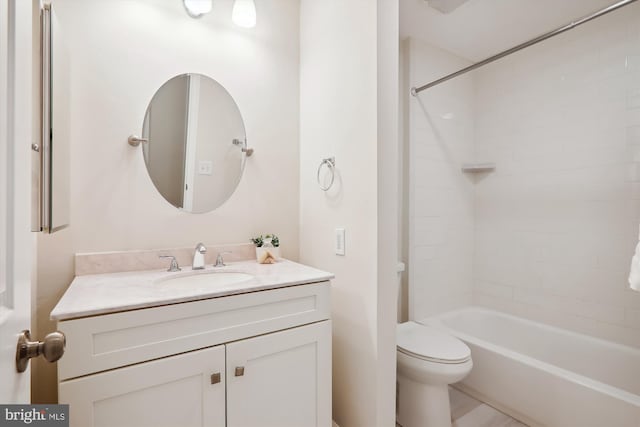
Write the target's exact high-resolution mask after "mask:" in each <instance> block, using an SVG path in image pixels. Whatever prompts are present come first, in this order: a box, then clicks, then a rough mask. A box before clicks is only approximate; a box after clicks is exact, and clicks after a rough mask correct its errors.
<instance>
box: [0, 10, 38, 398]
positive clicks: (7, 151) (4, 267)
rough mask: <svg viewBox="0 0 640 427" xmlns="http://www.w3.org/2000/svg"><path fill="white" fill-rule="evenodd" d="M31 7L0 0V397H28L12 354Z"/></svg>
mask: <svg viewBox="0 0 640 427" xmlns="http://www.w3.org/2000/svg"><path fill="white" fill-rule="evenodd" d="M31 12H32V2H31V1H25V0H2V1H0V379H1V380H0V403H29V402H30V388H29V385H30V384H29V382H30V375H29V369H27V370H26V371H25V372H24V373H22V374H19V373H17V372H16V364H15V356H16V344H17V340H18V334H19V333H20V332H21V331H22V330H24V329H29V326H30V316H31V278H30V273H31V271H30V270H31V250H32V244H33V236H32V235H31V233H30V231H29V230H30V220H31V218H30V206H29V205H30V200H31V199H30V196H31V195H30V191H31V186H30V171H31V161H30V153H31V148H30V147H31V142H32V141H31V134H32V132H31V126H32V110H31V106H32V102H31V97H32V92H31V77H32V69H31V64H32V62H31V54H32V45H31V41H32V36H31V27H32V26H31Z"/></svg>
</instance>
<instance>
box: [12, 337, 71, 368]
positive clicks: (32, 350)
mask: <svg viewBox="0 0 640 427" xmlns="http://www.w3.org/2000/svg"><path fill="white" fill-rule="evenodd" d="M65 344H66V338H65V336H64V334H63V333H62V332H51V333H50V334H48V335H47V336H46V337H44V341H31V333H30V332H29V330H24V331H22V332H21V333H20V336H19V337H18V346H17V348H16V370H17V371H18V372H24V371H25V370H26V369H27V365H28V364H29V359H31V358H32V357H38V356H40V355H43V356H44V358H45V359H46V360H47V362H55V361H56V360H58V359H60V358H61V357H62V355H63V354H64V346H65Z"/></svg>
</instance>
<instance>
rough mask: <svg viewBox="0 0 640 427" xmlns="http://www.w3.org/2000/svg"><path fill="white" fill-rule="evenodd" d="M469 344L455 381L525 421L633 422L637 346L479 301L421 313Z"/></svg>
mask: <svg viewBox="0 0 640 427" xmlns="http://www.w3.org/2000/svg"><path fill="white" fill-rule="evenodd" d="M420 323H424V324H428V325H432V326H436V327H439V328H442V329H445V330H447V331H449V332H450V333H451V334H453V335H455V336H457V337H458V338H460V339H461V340H463V341H464V342H465V343H467V345H468V346H469V348H471V357H472V358H473V370H472V371H471V374H470V375H469V376H468V377H467V378H466V379H464V380H463V381H462V382H461V383H458V384H456V385H455V386H456V387H458V388H460V389H462V390H463V391H466V392H467V393H469V394H471V395H474V396H476V397H477V398H480V399H481V400H484V401H485V402H487V403H489V404H491V405H494V406H496V407H497V408H498V409H501V410H503V411H504V412H507V413H508V414H510V415H512V416H514V417H516V418H519V419H520V420H522V421H523V422H526V423H528V424H530V425H533V426H536V425H542V426H549V427H587V426H589V427H638V426H640V350H639V349H635V348H632V347H626V346H623V345H619V344H615V343H612V342H609V341H604V340H600V339H597V338H592V337H589V336H586V335H581V334H578V333H574V332H570V331H567V330H564V329H560V328H555V327H552V326H547V325H544V324H541V323H537V322H533V321H530V320H526V319H522V318H518V317H515V316H510V315H507V314H503V313H499V312H496V311H493V310H488V309H484V308H477V307H469V308H464V309H461V310H456V311H452V312H448V313H444V314H441V315H438V316H434V317H430V318H427V319H424V320H421V321H420Z"/></svg>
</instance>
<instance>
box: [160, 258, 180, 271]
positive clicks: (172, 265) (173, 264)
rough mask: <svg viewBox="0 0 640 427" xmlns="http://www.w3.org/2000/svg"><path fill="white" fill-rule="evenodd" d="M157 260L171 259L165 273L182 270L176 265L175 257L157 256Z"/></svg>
mask: <svg viewBox="0 0 640 427" xmlns="http://www.w3.org/2000/svg"><path fill="white" fill-rule="evenodd" d="M158 258H171V264H169V269H168V270H167V271H170V272H174V271H180V270H182V269H181V268H180V266H179V265H178V261H177V260H176V257H174V256H173V255H158Z"/></svg>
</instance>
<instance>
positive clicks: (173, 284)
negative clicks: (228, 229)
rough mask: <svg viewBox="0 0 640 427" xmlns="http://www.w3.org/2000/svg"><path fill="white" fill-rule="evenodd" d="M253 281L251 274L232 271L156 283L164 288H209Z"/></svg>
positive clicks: (185, 275)
mask: <svg viewBox="0 0 640 427" xmlns="http://www.w3.org/2000/svg"><path fill="white" fill-rule="evenodd" d="M250 279H253V276H252V275H251V274H246V273H236V272H231V271H206V272H192V273H184V274H180V275H177V276H172V277H168V278H166V279H160V280H158V281H156V284H157V285H158V286H161V287H162V288H176V289H177V288H186V287H191V288H209V287H222V286H227V285H233V284H235V283H240V282H246V281H247V280H250Z"/></svg>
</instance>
